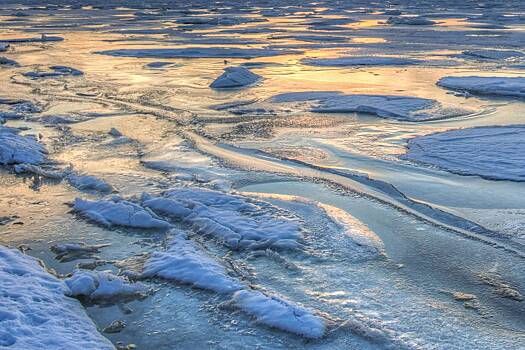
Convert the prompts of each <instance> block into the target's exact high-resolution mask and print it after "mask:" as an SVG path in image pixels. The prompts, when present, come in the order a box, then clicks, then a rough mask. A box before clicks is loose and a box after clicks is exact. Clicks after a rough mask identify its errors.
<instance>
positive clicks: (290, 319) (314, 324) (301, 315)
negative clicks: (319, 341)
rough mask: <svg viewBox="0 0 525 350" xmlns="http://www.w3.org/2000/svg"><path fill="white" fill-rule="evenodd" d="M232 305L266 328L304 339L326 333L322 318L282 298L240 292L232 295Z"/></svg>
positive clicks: (256, 292)
mask: <svg viewBox="0 0 525 350" xmlns="http://www.w3.org/2000/svg"><path fill="white" fill-rule="evenodd" d="M232 301H233V304H234V305H235V306H237V307H238V308H239V309H241V310H242V311H243V312H245V313H247V314H248V315H251V316H253V317H255V319H256V320H257V321H258V322H260V323H262V324H265V325H267V326H270V327H274V328H277V329H280V330H284V331H287V332H290V333H295V334H298V335H301V336H303V337H306V338H312V339H316V338H321V337H322V336H323V335H324V334H325V331H326V325H325V322H324V319H323V318H322V317H319V316H316V315H314V314H313V313H312V312H311V311H309V310H307V309H305V308H303V307H301V306H299V305H296V304H293V303H291V302H289V301H287V300H285V299H284V298H282V297H278V296H275V295H273V296H267V295H265V294H263V293H261V292H259V291H253V290H241V291H238V292H236V293H235V294H234V295H233V299H232Z"/></svg>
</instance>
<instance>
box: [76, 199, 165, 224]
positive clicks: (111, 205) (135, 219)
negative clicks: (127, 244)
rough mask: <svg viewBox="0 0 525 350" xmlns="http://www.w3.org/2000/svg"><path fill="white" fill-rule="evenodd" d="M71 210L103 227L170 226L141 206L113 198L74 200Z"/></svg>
mask: <svg viewBox="0 0 525 350" xmlns="http://www.w3.org/2000/svg"><path fill="white" fill-rule="evenodd" d="M73 209H74V210H75V211H76V212H78V213H80V214H81V215H83V216H85V217H87V218H88V219H90V220H93V221H95V222H96V223H98V224H101V225H104V226H126V227H134V228H144V229H167V228H169V227H170V224H169V223H168V222H166V221H164V220H161V219H160V218H158V217H157V216H156V215H155V214H153V213H152V212H151V211H149V210H146V209H144V208H142V207H141V206H139V205H137V204H135V203H132V202H129V201H126V200H123V199H121V198H119V197H114V198H112V199H111V200H100V201H88V200H83V199H80V198H76V199H75V202H74V205H73Z"/></svg>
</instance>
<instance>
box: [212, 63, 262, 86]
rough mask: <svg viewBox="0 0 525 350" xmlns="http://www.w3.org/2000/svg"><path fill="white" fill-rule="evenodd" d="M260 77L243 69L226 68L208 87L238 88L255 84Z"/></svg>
mask: <svg viewBox="0 0 525 350" xmlns="http://www.w3.org/2000/svg"><path fill="white" fill-rule="evenodd" d="M259 79H261V76H259V75H257V74H255V73H252V72H251V71H250V70H249V69H246V68H244V67H228V68H226V69H225V70H224V73H222V75H221V76H220V77H218V78H217V79H215V81H214V82H213V83H211V85H210V87H211V88H213V89H227V88H239V87H243V86H247V85H251V84H254V83H256V82H257V81H259Z"/></svg>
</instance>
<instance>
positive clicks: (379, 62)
mask: <svg viewBox="0 0 525 350" xmlns="http://www.w3.org/2000/svg"><path fill="white" fill-rule="evenodd" d="M301 63H303V64H306V65H309V66H319V67H352V66H406V65H411V64H418V63H421V61H420V60H416V59H411V58H402V57H388V56H351V57H337V58H307V59H303V60H302V61H301Z"/></svg>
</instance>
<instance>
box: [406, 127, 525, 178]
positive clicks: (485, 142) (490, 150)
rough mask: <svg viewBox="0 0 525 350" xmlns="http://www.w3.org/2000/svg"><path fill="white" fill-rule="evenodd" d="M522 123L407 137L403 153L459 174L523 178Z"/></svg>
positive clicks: (524, 151) (524, 174) (524, 167)
mask: <svg viewBox="0 0 525 350" xmlns="http://www.w3.org/2000/svg"><path fill="white" fill-rule="evenodd" d="M523 140H525V126H524V125H511V126H490V127H477V128H469V129H457V130H450V131H445V132H441V133H436V134H430V135H426V136H421V137H416V138H414V139H411V140H409V142H408V151H407V153H406V154H405V155H404V156H403V158H405V159H410V160H414V161H418V162H422V163H426V164H431V165H435V166H438V167H440V168H443V169H445V170H448V171H451V172H454V173H458V174H462V175H479V176H482V177H484V178H488V179H496V180H513V181H525V143H524V142H523Z"/></svg>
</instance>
